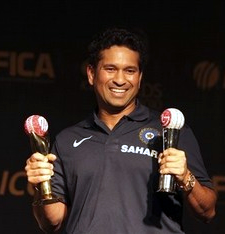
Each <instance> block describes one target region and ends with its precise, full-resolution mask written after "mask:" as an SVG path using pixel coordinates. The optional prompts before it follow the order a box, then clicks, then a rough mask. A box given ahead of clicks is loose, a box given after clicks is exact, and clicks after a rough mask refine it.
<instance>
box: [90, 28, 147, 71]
mask: <svg viewBox="0 0 225 234" xmlns="http://www.w3.org/2000/svg"><path fill="white" fill-rule="evenodd" d="M114 45H117V46H125V47H127V48H129V49H131V50H133V51H136V52H138V53H139V56H140V60H139V69H140V71H143V70H144V68H145V66H146V64H147V60H148V46H147V43H146V40H145V39H144V38H143V36H142V35H141V34H140V33H138V32H137V31H129V30H127V29H125V28H117V27H113V28H108V29H106V30H104V31H102V32H100V33H99V34H96V35H95V36H94V38H93V40H92V41H91V43H90V44H89V46H88V64H90V65H91V66H93V67H94V68H95V67H96V66H97V64H98V62H99V60H100V59H101V51H103V50H105V49H109V48H110V47H112V46H114Z"/></svg>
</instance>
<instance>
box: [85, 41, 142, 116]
mask: <svg viewBox="0 0 225 234" xmlns="http://www.w3.org/2000/svg"><path fill="white" fill-rule="evenodd" d="M101 55H102V59H101V60H100V61H99V63H98V65H97V68H96V70H93V69H92V68H90V67H89V68H88V69H87V74H88V80H89V83H90V85H92V86H93V87H94V90H95V93H96V97H97V101H98V105H99V108H103V109H105V110H107V111H112V112H116V111H121V110H124V109H130V108H132V109H133V108H134V106H135V98H136V96H137V93H138V90H139V88H140V83H141V76H142V74H141V72H140V71H139V66H138V62H139V54H138V53H137V52H135V51H133V50H130V49H128V48H126V47H123V46H112V47H111V48H109V49H106V50H104V51H102V54H101Z"/></svg>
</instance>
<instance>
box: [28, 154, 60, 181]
mask: <svg viewBox="0 0 225 234" xmlns="http://www.w3.org/2000/svg"><path fill="white" fill-rule="evenodd" d="M55 160H56V156H55V155H54V154H48V155H46V156H45V155H43V154H40V153H34V154H32V155H31V156H30V158H28V159H27V161H26V166H25V171H26V174H27V179H28V181H29V182H30V183H31V184H33V185H37V184H39V183H41V182H44V181H47V180H50V179H51V176H52V175H53V174H54V171H53V169H54V166H53V164H52V162H54V161H55Z"/></svg>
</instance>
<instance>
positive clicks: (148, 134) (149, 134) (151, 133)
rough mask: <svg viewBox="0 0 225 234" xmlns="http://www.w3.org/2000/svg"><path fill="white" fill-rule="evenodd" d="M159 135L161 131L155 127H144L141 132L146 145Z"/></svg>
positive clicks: (140, 134) (142, 140)
mask: <svg viewBox="0 0 225 234" xmlns="http://www.w3.org/2000/svg"><path fill="white" fill-rule="evenodd" d="M157 136H160V133H159V131H158V130H157V129H154V128H143V129H141V130H140V132H139V139H140V140H141V142H143V143H144V144H146V145H147V144H149V142H150V141H151V140H153V139H154V138H155V137H157Z"/></svg>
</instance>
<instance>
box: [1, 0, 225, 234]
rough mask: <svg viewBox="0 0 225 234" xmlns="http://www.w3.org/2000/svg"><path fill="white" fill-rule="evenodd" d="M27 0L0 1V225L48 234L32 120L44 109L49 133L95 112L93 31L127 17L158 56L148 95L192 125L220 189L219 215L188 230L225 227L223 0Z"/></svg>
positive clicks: (191, 223) (145, 88)
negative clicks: (90, 63)
mask: <svg viewBox="0 0 225 234" xmlns="http://www.w3.org/2000/svg"><path fill="white" fill-rule="evenodd" d="M162 2H163V1H157V0H154V1H138V2H130V3H128V2H125V1H118V2H117V1H108V2H98V1H79V2H77V1H69V0H67V1H59V0H58V1H57V0H55V1H52V2H50V1H22V2H10V1H7V2H6V1H5V2H4V3H1V7H0V129H1V145H0V146H1V154H0V210H1V211H0V217H1V218H0V233H7V234H11V233H12V234H15V233H25V234H30V233H41V232H40V230H39V229H38V226H37V223H36V221H35V220H34V218H33V216H32V210H31V201H32V196H31V195H32V190H31V189H30V188H29V186H28V185H27V181H26V177H25V172H24V166H25V161H26V159H27V157H28V156H29V155H30V146H29V140H28V137H27V136H26V135H25V133H24V130H23V124H24V121H25V119H26V118H27V117H28V116H30V115H32V114H40V115H43V116H44V117H45V118H46V119H47V120H48V122H49V132H50V137H51V140H54V136H55V135H56V134H57V132H59V131H60V130H61V129H62V128H64V127H66V126H69V125H71V124H73V123H75V122H77V121H79V120H81V119H82V118H83V117H84V116H85V115H86V114H87V113H88V112H89V111H91V110H92V107H93V105H95V103H94V101H93V100H94V99H93V94H92V92H91V90H90V89H89V87H88V85H87V82H86V75H85V72H84V64H85V58H86V46H87V43H88V42H89V41H90V39H91V36H92V35H93V33H95V32H98V31H99V30H102V29H103V28H105V27H108V26H113V25H119V26H126V27H132V28H135V29H137V30H139V31H140V32H142V33H143V34H144V35H145V36H146V37H147V38H148V40H149V42H150V46H149V47H150V48H149V49H150V61H149V66H148V69H147V71H146V74H145V77H144V81H143V84H142V90H141V93H140V98H141V100H142V102H144V103H145V104H147V105H148V106H150V107H153V108H156V109H158V110H160V111H162V110H163V109H164V108H167V107H176V108H178V109H180V110H181V111H182V112H183V113H184V115H185V119H186V122H187V123H188V124H189V125H190V126H191V127H192V129H193V130H194V132H195V134H196V136H197V138H198V140H199V143H200V146H201V149H202V153H203V158H204V161H205V165H206V167H207V169H208V172H209V175H210V177H211V178H212V180H213V182H214V184H215V187H216V189H217V190H218V195H219V197H218V203H217V216H216V218H215V219H214V220H213V222H212V223H211V224H208V225H204V224H201V223H199V222H197V221H196V220H194V219H193V218H192V217H189V216H188V215H186V216H185V219H184V221H185V226H186V229H187V232H188V233H223V232H224V231H223V230H224V228H225V225H224V219H223V217H224V211H225V196H224V192H225V185H224V182H225V170H224V161H225V160H224V158H225V157H224V156H225V151H224V144H225V136H224V129H225V128H224V127H225V124H224V118H223V116H224V114H225V113H224V109H225V108H224V100H225V99H224V98H225V97H224V94H225V68H224V54H225V48H224V39H225V27H224V26H225V25H224V20H225V16H224V14H222V13H223V11H224V3H223V1H222V0H217V1H165V3H162Z"/></svg>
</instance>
